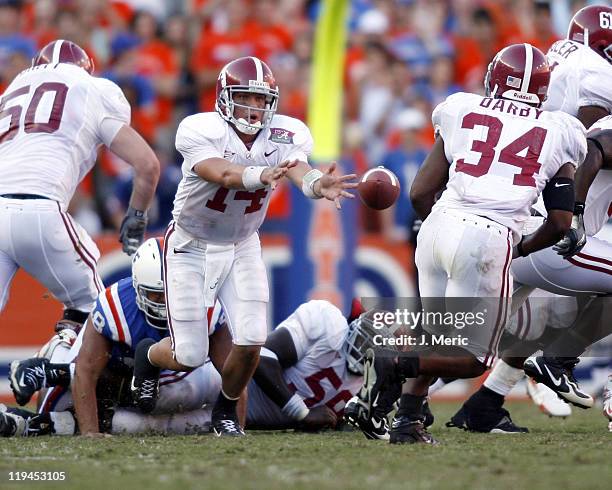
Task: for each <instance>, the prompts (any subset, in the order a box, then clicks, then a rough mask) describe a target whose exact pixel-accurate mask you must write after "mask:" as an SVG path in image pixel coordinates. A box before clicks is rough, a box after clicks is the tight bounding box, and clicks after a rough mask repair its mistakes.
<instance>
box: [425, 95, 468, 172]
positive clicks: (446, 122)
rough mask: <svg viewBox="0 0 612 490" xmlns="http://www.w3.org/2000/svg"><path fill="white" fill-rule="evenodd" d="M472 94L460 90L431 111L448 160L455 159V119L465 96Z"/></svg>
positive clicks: (436, 131)
mask: <svg viewBox="0 0 612 490" xmlns="http://www.w3.org/2000/svg"><path fill="white" fill-rule="evenodd" d="M470 95H471V94H464V93H462V92H459V93H457V94H453V95H449V96H448V97H447V98H446V100H445V101H444V102H441V103H440V104H438V105H437V106H436V108H435V109H434V110H433V112H432V113H431V122H432V124H433V127H434V132H435V133H436V135H438V134H439V135H440V136H441V137H442V139H443V140H444V154H445V156H446V160H447V161H448V162H452V161H453V156H452V154H451V151H450V148H451V143H452V141H453V134H454V132H455V128H454V126H455V121H456V119H457V114H458V112H459V111H460V107H459V105H460V103H461V102H462V100H463V99H464V97H467V96H470Z"/></svg>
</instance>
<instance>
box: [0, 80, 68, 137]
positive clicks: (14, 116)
mask: <svg viewBox="0 0 612 490" xmlns="http://www.w3.org/2000/svg"><path fill="white" fill-rule="evenodd" d="M29 91H30V86H29V85H26V86H25V87H21V88H19V89H17V90H15V91H13V92H11V93H9V94H6V95H5V96H4V97H2V101H0V120H2V119H3V118H5V117H10V120H9V127H8V129H7V130H6V131H5V132H4V133H2V134H0V144H2V143H4V142H6V141H11V140H12V139H13V138H14V137H15V136H17V132H18V131H19V119H20V118H21V113H22V112H23V107H22V106H21V105H14V106H10V107H6V103H7V102H8V101H10V100H12V99H14V98H16V97H19V96H21V95H25V94H27V93H28V92H29ZM47 92H54V96H53V106H52V107H51V112H50V114H49V120H48V121H47V122H46V123H40V122H36V121H35V119H36V110H37V109H38V105H39V104H40V101H41V100H42V98H43V96H44V95H45V94H46V93H47ZM67 93H68V86H67V85H64V84H63V83H58V82H47V83H43V84H41V85H39V86H38V87H37V88H36V90H35V91H34V95H33V97H32V100H31V101H30V104H29V105H28V108H27V110H26V115H25V118H24V121H23V122H24V131H25V132H26V133H28V134H32V133H55V131H57V130H58V129H59V127H60V124H61V122H62V116H63V114H64V105H65V104H66V94H67Z"/></svg>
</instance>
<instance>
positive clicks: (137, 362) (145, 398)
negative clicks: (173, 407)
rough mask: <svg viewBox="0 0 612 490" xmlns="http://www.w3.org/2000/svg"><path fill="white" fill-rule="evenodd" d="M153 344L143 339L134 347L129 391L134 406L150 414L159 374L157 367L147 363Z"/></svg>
mask: <svg viewBox="0 0 612 490" xmlns="http://www.w3.org/2000/svg"><path fill="white" fill-rule="evenodd" d="M153 344H155V341H154V340H153V339H148V338H147V339H143V340H141V341H140V342H139V343H138V345H137V346H136V352H135V354H134V376H132V383H131V385H130V390H131V391H132V397H133V398H134V401H135V402H136V405H137V406H138V408H139V409H140V411H141V412H142V413H151V412H152V411H153V410H154V409H155V405H156V404H157V398H158V396H159V372H160V369H159V368H158V367H157V366H153V364H151V362H150V361H149V357H148V352H149V348H150V347H151V346H152V345H153Z"/></svg>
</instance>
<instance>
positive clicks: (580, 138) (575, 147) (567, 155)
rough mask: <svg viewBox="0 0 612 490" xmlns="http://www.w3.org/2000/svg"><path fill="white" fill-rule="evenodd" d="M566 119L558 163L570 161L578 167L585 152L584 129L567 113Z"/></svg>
mask: <svg viewBox="0 0 612 490" xmlns="http://www.w3.org/2000/svg"><path fill="white" fill-rule="evenodd" d="M566 120H567V121H566V123H565V125H564V127H565V137H564V140H563V141H564V144H563V145H561V148H562V150H561V151H562V154H561V159H560V165H563V164H565V163H571V164H573V165H574V166H575V167H578V165H581V164H582V162H583V161H584V158H585V156H586V152H587V141H586V129H585V128H584V126H583V125H582V123H581V122H580V121H579V120H578V119H576V118H575V117H572V116H569V115H567V117H566Z"/></svg>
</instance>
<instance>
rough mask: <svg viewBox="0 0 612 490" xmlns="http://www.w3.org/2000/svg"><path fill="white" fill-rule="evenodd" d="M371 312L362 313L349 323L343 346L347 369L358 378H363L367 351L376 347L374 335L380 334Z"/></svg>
mask: <svg viewBox="0 0 612 490" xmlns="http://www.w3.org/2000/svg"><path fill="white" fill-rule="evenodd" d="M371 311H372V310H370V311H367V312H365V313H362V314H361V315H360V316H359V317H358V318H356V319H355V320H353V321H352V322H351V323H349V328H348V334H347V337H346V340H345V341H344V344H343V346H342V350H343V351H344V356H345V358H346V364H347V368H348V370H349V371H350V372H351V373H353V374H356V375H357V376H363V370H364V361H365V353H366V350H367V349H369V348H372V347H374V340H373V339H374V335H376V334H377V333H378V332H377V331H376V329H375V328H374V324H373V322H372V318H371V314H370V312H371Z"/></svg>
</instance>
